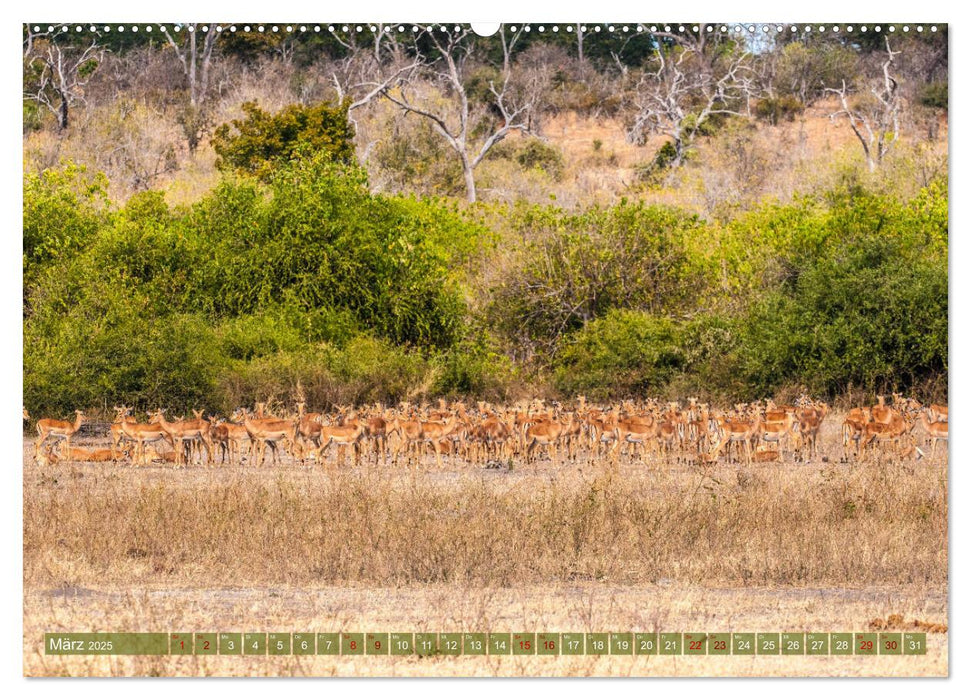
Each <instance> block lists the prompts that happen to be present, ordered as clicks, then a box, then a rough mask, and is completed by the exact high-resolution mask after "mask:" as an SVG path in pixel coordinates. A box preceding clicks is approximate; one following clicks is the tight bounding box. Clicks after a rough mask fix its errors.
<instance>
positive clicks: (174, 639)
mask: <svg viewBox="0 0 971 700" xmlns="http://www.w3.org/2000/svg"><path fill="white" fill-rule="evenodd" d="M169 646H170V648H171V649H172V653H173V654H191V653H192V634H190V633H189V632H174V633H173V634H172V636H171V638H170V639H169Z"/></svg>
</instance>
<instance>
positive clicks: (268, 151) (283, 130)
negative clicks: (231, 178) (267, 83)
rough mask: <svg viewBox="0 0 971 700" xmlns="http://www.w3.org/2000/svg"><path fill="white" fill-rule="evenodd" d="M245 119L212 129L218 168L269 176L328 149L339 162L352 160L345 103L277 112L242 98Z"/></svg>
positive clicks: (293, 108) (352, 139) (264, 178)
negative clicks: (213, 130) (264, 109)
mask: <svg viewBox="0 0 971 700" xmlns="http://www.w3.org/2000/svg"><path fill="white" fill-rule="evenodd" d="M242 109H243V111H244V112H245V113H246V118H245V119H234V120H233V121H232V122H230V123H229V124H222V125H220V126H219V127H217V128H216V131H215V132H214V133H213V138H212V147H213V149H214V150H215V151H216V154H217V155H218V156H219V159H218V160H217V161H216V166H217V167H219V168H221V169H226V170H236V171H238V172H241V173H245V174H247V175H254V176H256V177H259V178H260V179H263V180H268V179H270V178H271V176H272V175H273V173H274V172H275V171H276V169H277V168H279V167H280V166H281V165H283V164H285V163H286V162H288V161H289V160H291V159H293V158H294V157H297V156H301V155H309V154H319V153H326V154H328V155H329V156H330V158H331V159H332V160H334V161H335V162H338V163H344V164H350V163H353V162H354V127H353V125H352V124H351V123H350V122H349V121H348V120H347V104H346V103H345V104H341V105H337V106H331V105H328V104H326V103H322V104H318V105H312V106H304V105H296V104H294V105H289V106H287V107H284V108H283V109H282V110H280V111H279V112H277V113H276V114H270V113H269V112H264V111H263V110H262V109H260V108H259V106H258V105H257V104H256V103H255V102H244V103H243V106H242Z"/></svg>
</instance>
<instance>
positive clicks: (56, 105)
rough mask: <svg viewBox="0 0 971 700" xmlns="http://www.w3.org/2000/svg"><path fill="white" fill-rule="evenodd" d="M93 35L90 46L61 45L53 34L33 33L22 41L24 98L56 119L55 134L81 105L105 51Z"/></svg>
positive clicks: (66, 124)
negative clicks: (75, 106)
mask: <svg viewBox="0 0 971 700" xmlns="http://www.w3.org/2000/svg"><path fill="white" fill-rule="evenodd" d="M98 39H99V36H98V34H97V33H94V35H93V38H92V39H91V44H90V45H88V46H86V47H83V48H80V47H73V46H61V45H60V44H59V43H58V42H57V35H53V36H48V35H47V33H46V32H44V33H37V34H35V33H33V32H32V30H31V29H30V28H29V27H28V29H27V36H26V37H25V39H24V74H25V75H24V77H25V80H24V99H25V100H31V101H34V102H37V103H38V104H41V105H43V106H44V107H46V108H47V109H48V110H49V111H50V112H51V114H53V115H54V117H55V118H56V119H57V128H58V131H64V130H65V129H67V127H68V124H69V122H70V110H71V107H72V106H73V105H75V104H77V103H78V102H82V103H83V102H84V101H85V99H84V86H85V85H86V84H87V83H88V81H89V80H90V78H91V76H92V75H93V74H94V72H95V71H96V70H97V69H98V66H99V65H100V64H101V63H102V61H103V59H104V54H105V51H106V50H105V48H104V47H102V46H100V45H99V44H98Z"/></svg>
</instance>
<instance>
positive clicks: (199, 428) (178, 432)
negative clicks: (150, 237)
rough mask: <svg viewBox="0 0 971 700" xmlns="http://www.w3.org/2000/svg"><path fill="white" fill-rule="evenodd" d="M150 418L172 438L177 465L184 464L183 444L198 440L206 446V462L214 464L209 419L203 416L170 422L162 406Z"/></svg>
mask: <svg viewBox="0 0 971 700" xmlns="http://www.w3.org/2000/svg"><path fill="white" fill-rule="evenodd" d="M200 415H201V412H200ZM149 420H152V421H154V422H157V423H158V425H160V426H161V427H162V430H164V431H165V432H166V433H168V435H169V437H170V438H171V439H172V442H173V444H174V445H175V452H176V455H175V456H176V465H177V466H179V465H181V466H184V463H183V461H182V460H184V459H185V455H184V454H183V445H184V444H185V442H186V441H190V443H191V442H192V441H196V440H198V441H201V442H202V444H203V445H204V446H205V448H206V463H207V464H212V439H211V438H210V437H209V429H210V428H211V427H212V426H211V425H210V424H209V422H208V421H206V420H203V419H202V418H195V419H194V420H182V421H175V422H174V423H169V422H168V421H167V420H166V419H165V412H164V411H163V410H162V409H161V408H159V409H156V411H155V414H154V415H152V416H150V417H149Z"/></svg>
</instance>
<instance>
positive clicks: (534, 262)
mask: <svg viewBox="0 0 971 700" xmlns="http://www.w3.org/2000/svg"><path fill="white" fill-rule="evenodd" d="M511 224H512V227H513V229H514V230H516V231H520V232H523V233H525V232H527V231H528V232H529V234H530V235H531V236H532V238H533V239H532V240H531V241H530V242H529V243H527V244H526V245H525V246H524V248H523V250H522V252H521V255H520V261H519V263H518V265H517V267H516V268H515V269H514V270H512V271H511V274H510V275H509V276H508V277H507V278H506V279H504V280H502V281H501V282H500V283H499V284H498V286H497V287H496V288H495V289H493V290H492V297H493V301H492V304H491V306H490V308H489V309H488V317H489V319H490V321H491V323H492V324H493V328H495V329H496V331H497V332H498V333H500V334H501V335H504V336H505V337H506V338H507V339H508V340H509V341H510V342H512V343H514V344H517V345H520V346H523V347H524V349H525V352H526V353H527V354H530V353H533V352H535V351H536V350H537V349H542V350H543V352H544V353H551V352H553V351H555V348H556V346H557V344H558V343H559V341H560V339H561V337H562V336H563V334H564V333H568V332H570V331H572V330H576V329H578V328H580V327H582V326H583V324H584V323H586V322H588V321H591V320H593V319H596V318H598V317H600V316H602V315H604V314H606V313H607V312H608V311H609V310H610V309H612V308H629V309H640V310H644V311H648V312H650V313H654V314H665V313H677V312H678V311H680V310H682V309H685V308H688V307H690V306H691V304H692V303H693V302H694V300H695V299H697V297H698V295H699V294H701V293H703V291H704V286H705V280H704V274H703V271H702V270H701V269H700V267H699V266H700V265H701V264H702V261H700V260H699V259H697V258H696V257H695V256H694V255H693V254H692V252H691V250H690V249H689V248H688V246H687V245H686V240H687V238H688V237H689V236H690V235H691V233H692V230H693V229H694V228H696V227H697V226H699V225H700V223H699V222H698V220H697V218H696V217H694V216H690V215H687V214H686V213H684V212H681V211H678V210H674V209H667V208H663V207H656V206H645V205H644V204H643V203H630V202H627V201H623V202H621V203H620V204H618V205H617V206H614V207H610V208H596V207H595V208H592V209H589V210H587V211H583V212H580V213H575V214H573V213H567V212H564V211H562V210H560V209H556V208H555V207H545V208H543V207H523V208H521V209H520V210H517V211H515V212H514V213H513V218H512V222H511ZM521 235H522V234H521Z"/></svg>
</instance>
